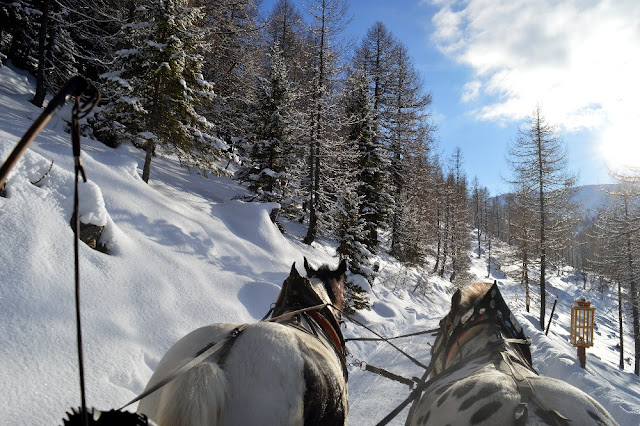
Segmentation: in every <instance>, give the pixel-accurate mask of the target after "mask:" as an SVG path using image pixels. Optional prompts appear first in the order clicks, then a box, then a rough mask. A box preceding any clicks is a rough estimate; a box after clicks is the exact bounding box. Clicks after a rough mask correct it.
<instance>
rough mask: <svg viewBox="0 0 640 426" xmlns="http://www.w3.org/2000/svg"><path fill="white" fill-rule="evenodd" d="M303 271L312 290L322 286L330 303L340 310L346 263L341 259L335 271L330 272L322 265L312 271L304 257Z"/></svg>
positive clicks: (342, 301) (342, 299)
mask: <svg viewBox="0 0 640 426" xmlns="http://www.w3.org/2000/svg"><path fill="white" fill-rule="evenodd" d="M294 265H295V264H294ZM304 269H305V271H307V278H309V279H310V280H311V282H312V283H313V284H314V288H317V287H318V285H319V284H322V286H323V287H324V289H325V291H326V292H327V295H328V296H329V299H330V300H331V303H333V305H335V306H336V307H337V308H338V309H342V308H343V305H344V280H345V278H346V275H345V274H346V272H347V261H346V260H344V259H343V260H342V261H341V262H340V264H339V265H338V268H337V269H336V270H331V269H330V268H329V266H328V265H322V266H320V268H318V269H314V268H313V267H312V266H310V265H309V262H308V261H307V258H306V257H305V258H304Z"/></svg>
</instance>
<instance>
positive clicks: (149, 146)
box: [142, 139, 155, 183]
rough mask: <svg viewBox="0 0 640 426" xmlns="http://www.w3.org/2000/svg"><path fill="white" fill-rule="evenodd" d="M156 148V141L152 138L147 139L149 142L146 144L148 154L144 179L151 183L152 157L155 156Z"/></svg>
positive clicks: (145, 158) (145, 161) (143, 170)
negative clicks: (154, 150)
mask: <svg viewBox="0 0 640 426" xmlns="http://www.w3.org/2000/svg"><path fill="white" fill-rule="evenodd" d="M154 148H155V143H154V142H153V141H152V140H151V139H149V140H147V144H146V146H145V151H146V155H145V157H144V167H143V169H142V180H143V181H144V182H145V183H149V177H150V176H151V157H152V156H153V149H154Z"/></svg>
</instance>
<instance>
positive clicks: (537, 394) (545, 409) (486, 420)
mask: <svg viewBox="0 0 640 426" xmlns="http://www.w3.org/2000/svg"><path fill="white" fill-rule="evenodd" d="M431 354H432V357H431V364H430V366H429V368H430V371H431V375H430V378H429V380H428V381H427V382H426V383H424V384H423V385H422V386H423V393H422V396H421V398H420V399H417V400H416V401H414V403H413V405H412V407H411V410H410V411H409V416H408V418H407V425H445V424H450V425H514V424H515V425H538V424H549V425H569V424H571V425H615V424H617V423H616V421H615V420H614V419H613V417H611V415H610V414H609V413H608V412H607V411H606V410H605V409H604V408H603V407H602V406H601V405H600V404H599V403H598V402H596V401H595V400H594V399H593V398H591V397H590V396H589V395H587V394H585V393H584V392H582V391H581V390H579V389H577V388H575V387H574V386H571V385H569V384H568V383H565V382H563V381H561V380H557V379H554V378H550V377H541V376H539V375H538V373H537V372H536V371H535V369H534V368H533V366H532V361H531V352H530V350H529V341H528V340H527V339H526V337H525V335H524V333H523V331H522V327H521V326H520V324H518V322H517V321H516V319H515V317H514V316H513V314H512V313H511V311H510V310H509V308H508V307H507V305H506V303H505V302H504V300H503V298H502V295H501V294H500V291H499V290H498V286H497V283H495V282H494V284H493V285H491V283H476V284H473V285H471V286H470V287H469V288H467V289H465V292H464V293H463V292H461V291H460V290H457V291H456V292H455V294H454V295H453V297H452V298H451V311H450V312H449V313H448V314H447V316H446V317H444V318H443V319H442V321H440V331H439V332H438V335H437V338H436V342H435V344H434V345H433V347H432V349H431ZM428 371H429V370H428Z"/></svg>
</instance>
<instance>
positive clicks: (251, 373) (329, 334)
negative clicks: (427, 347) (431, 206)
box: [138, 259, 348, 426]
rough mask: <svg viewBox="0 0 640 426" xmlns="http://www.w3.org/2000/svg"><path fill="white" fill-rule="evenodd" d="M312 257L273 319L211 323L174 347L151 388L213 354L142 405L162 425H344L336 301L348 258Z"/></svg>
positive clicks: (291, 280)
mask: <svg viewBox="0 0 640 426" xmlns="http://www.w3.org/2000/svg"><path fill="white" fill-rule="evenodd" d="M304 263H305V269H306V271H307V276H306V277H302V276H301V275H300V274H299V273H298V271H297V270H296V267H295V263H294V264H293V266H292V268H291V273H290V275H289V277H288V278H287V279H286V280H285V281H284V283H283V284H282V290H281V291H280V294H279V296H278V299H277V301H276V304H275V306H274V310H273V314H272V317H271V319H270V320H269V321H261V322H259V323H255V324H236V323H220V324H211V325H208V326H205V327H202V328H199V329H197V330H195V331H193V332H191V333H189V334H188V335H186V336H185V337H183V338H182V339H180V340H179V341H178V342H177V343H176V344H175V345H174V346H173V347H171V348H170V349H169V351H168V352H167V353H166V354H165V355H164V357H163V358H162V359H161V361H160V363H159V365H158V367H157V369H156V371H155V372H154V374H153V375H152V377H151V379H150V380H149V383H148V384H147V389H151V388H153V387H154V386H156V385H157V384H158V383H161V382H163V381H165V380H164V379H165V378H166V377H167V376H169V375H171V373H172V372H174V371H175V370H176V369H179V368H180V367H181V366H183V367H184V366H185V365H188V364H189V363H190V362H191V363H193V360H194V359H196V361H197V358H198V357H200V358H202V357H203V355H204V354H205V353H206V354H208V353H210V355H208V356H206V355H205V356H206V359H204V360H203V361H201V362H200V361H198V362H197V364H196V365H193V366H192V367H190V368H188V369H187V371H186V372H184V373H182V374H179V375H178V376H177V377H176V378H175V379H174V380H171V381H169V382H168V383H166V384H165V385H164V386H162V387H161V388H159V389H158V390H157V391H155V392H153V393H151V394H150V395H148V396H146V397H144V398H143V399H142V400H141V401H140V404H139V406H138V412H139V413H142V414H146V415H147V416H149V418H150V419H151V420H153V421H154V422H156V423H157V424H158V425H160V426H178V425H302V424H306V425H311V424H315V425H344V424H345V423H346V419H347V411H348V404H347V373H346V367H345V361H344V355H345V352H344V351H345V349H344V338H343V336H342V332H341V330H340V325H339V321H340V318H339V313H337V312H336V311H335V310H334V309H333V308H332V307H331V306H332V305H333V306H335V307H337V308H338V309H342V303H343V293H344V279H345V272H346V263H345V262H344V261H343V262H341V263H340V265H339V267H338V268H337V269H336V270H331V269H330V268H329V267H327V266H326V265H324V266H322V267H320V268H319V269H317V270H316V269H314V268H312V267H310V266H309V264H308V263H307V260H306V259H305V262H304ZM309 308H311V309H309Z"/></svg>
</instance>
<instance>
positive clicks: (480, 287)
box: [460, 281, 493, 310]
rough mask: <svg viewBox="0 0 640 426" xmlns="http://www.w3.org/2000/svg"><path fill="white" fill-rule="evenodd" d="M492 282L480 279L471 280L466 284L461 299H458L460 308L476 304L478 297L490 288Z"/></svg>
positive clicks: (482, 295) (481, 296)
mask: <svg viewBox="0 0 640 426" xmlns="http://www.w3.org/2000/svg"><path fill="white" fill-rule="evenodd" d="M492 285H493V283H486V282H482V281H477V282H473V283H470V284H467V285H466V286H465V287H464V289H463V291H462V300H461V301H460V308H461V309H463V310H466V309H468V308H470V307H472V306H473V305H475V304H476V302H478V301H479V300H480V299H482V298H483V297H484V295H485V294H487V291H489V289H490V288H491V286H492Z"/></svg>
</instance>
